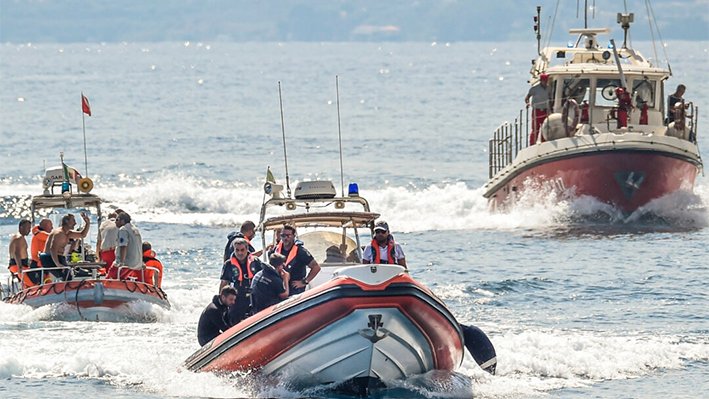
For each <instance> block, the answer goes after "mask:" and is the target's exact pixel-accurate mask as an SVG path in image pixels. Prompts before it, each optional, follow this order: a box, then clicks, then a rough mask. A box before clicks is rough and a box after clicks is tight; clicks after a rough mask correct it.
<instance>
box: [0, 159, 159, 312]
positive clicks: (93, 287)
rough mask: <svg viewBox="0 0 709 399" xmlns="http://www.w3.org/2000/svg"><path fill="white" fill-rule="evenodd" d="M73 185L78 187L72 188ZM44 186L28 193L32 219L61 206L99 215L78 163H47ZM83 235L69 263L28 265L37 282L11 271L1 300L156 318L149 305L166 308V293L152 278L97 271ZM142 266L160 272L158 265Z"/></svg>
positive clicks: (95, 198) (99, 264)
mask: <svg viewBox="0 0 709 399" xmlns="http://www.w3.org/2000/svg"><path fill="white" fill-rule="evenodd" d="M56 187H61V193H54V189H55V188H56ZM74 187H76V188H78V192H73V188H74ZM43 188H44V194H43V195H37V196H34V197H32V203H31V215H32V220H31V221H32V223H33V224H34V222H35V220H36V218H37V217H38V216H40V215H47V214H49V213H56V211H57V210H59V209H65V210H66V211H70V210H75V211H77V212H78V211H88V212H90V213H91V214H92V215H94V216H95V217H96V220H97V221H99V222H100V221H101V198H100V197H98V196H97V195H94V194H90V193H89V192H90V191H91V190H92V188H93V182H92V181H91V180H90V179H88V178H82V177H81V175H80V174H79V172H78V171H76V169H74V168H71V167H68V166H65V167H56V168H50V169H47V171H46V172H45V178H44V181H43ZM97 229H98V228H97ZM84 241H85V240H79V242H78V243H77V245H76V248H77V250H76V251H75V253H73V254H72V256H70V257H68V258H67V260H68V262H69V263H68V265H66V266H59V267H54V268H47V267H40V268H38V269H30V271H31V272H34V273H36V274H37V275H38V276H39V284H37V285H33V286H24V285H23V283H21V282H18V281H13V280H12V277H11V278H10V280H9V281H8V284H7V286H6V288H5V289H3V290H2V294H3V300H4V301H6V302H8V303H14V304H25V305H28V306H31V307H33V308H39V307H42V306H47V305H51V306H55V307H56V309H55V312H54V315H55V316H56V317H59V318H67V319H71V318H73V317H76V316H78V318H79V319H80V320H91V321H154V320H155V314H153V311H152V309H151V306H152V305H156V306H159V307H160V308H163V309H166V310H167V309H170V302H169V301H168V300H167V295H166V294H165V292H163V290H162V289H161V288H160V287H159V286H157V285H155V284H154V283H153V282H143V281H140V280H141V279H137V281H133V280H118V279H106V278H105V277H104V276H103V275H102V274H100V273H99V271H100V270H101V269H104V267H105V264H104V263H103V262H100V261H98V260H97V259H96V255H95V252H94V251H92V250H91V249H90V248H89V246H88V244H87V243H85V242H84ZM146 269H149V270H152V271H153V272H154V273H155V274H156V275H158V276H159V273H160V271H159V270H158V269H156V268H146ZM57 270H59V271H61V272H62V274H64V273H65V272H69V274H71V275H72V278H71V279H70V280H69V281H63V280H61V279H56V278H54V277H53V276H52V275H51V273H50V271H57ZM20 280H21V281H22V280H26V279H20ZM142 280H145V279H144V278H143V279H142ZM156 281H158V280H156ZM143 305H147V306H143Z"/></svg>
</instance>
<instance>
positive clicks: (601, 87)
mask: <svg viewBox="0 0 709 399" xmlns="http://www.w3.org/2000/svg"><path fill="white" fill-rule="evenodd" d="M621 86H622V83H620V79H619V78H598V80H596V98H595V104H596V106H598V107H615V106H617V105H618V102H617V101H616V96H615V89H617V88H618V87H621Z"/></svg>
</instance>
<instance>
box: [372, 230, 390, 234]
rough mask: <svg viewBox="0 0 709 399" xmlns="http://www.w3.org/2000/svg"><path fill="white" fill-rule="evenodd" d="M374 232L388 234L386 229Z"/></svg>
mask: <svg viewBox="0 0 709 399" xmlns="http://www.w3.org/2000/svg"><path fill="white" fill-rule="evenodd" d="M374 233H376V234H379V233H382V234H386V233H387V231H386V230H375V231H374Z"/></svg>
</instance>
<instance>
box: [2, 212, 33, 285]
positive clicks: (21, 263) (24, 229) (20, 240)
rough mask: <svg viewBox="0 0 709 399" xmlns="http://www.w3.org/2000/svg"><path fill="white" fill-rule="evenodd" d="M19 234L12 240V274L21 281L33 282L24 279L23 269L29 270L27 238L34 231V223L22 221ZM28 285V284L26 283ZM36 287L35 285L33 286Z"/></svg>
mask: <svg viewBox="0 0 709 399" xmlns="http://www.w3.org/2000/svg"><path fill="white" fill-rule="evenodd" d="M17 230H18V231H17V233H15V234H14V235H13V236H12V238H11V239H10V266H9V267H8V269H10V272H11V273H12V274H13V275H14V276H17V278H18V279H21V281H23V282H25V281H27V282H28V283H29V282H31V281H29V279H27V278H23V272H22V270H23V269H28V268H29V266H30V265H29V259H28V257H27V241H26V240H25V237H26V236H27V235H28V234H29V233H30V230H32V223H30V221H29V220H27V219H22V220H20V224H19V225H18V229H17ZM25 284H27V283H25ZM32 285H34V284H32Z"/></svg>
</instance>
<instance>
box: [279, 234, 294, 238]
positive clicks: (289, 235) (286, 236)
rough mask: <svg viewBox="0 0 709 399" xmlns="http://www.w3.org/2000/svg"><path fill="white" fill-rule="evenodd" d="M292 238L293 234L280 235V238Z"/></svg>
mask: <svg viewBox="0 0 709 399" xmlns="http://www.w3.org/2000/svg"><path fill="white" fill-rule="evenodd" d="M288 237H293V234H281V238H288Z"/></svg>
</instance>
